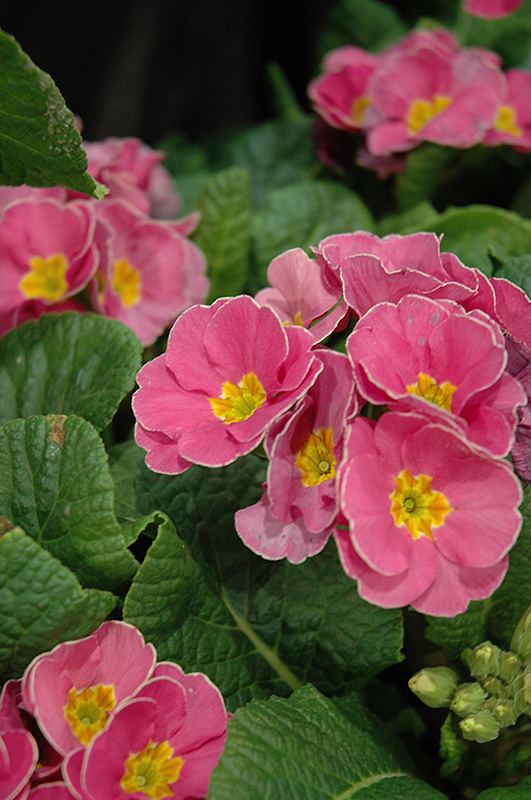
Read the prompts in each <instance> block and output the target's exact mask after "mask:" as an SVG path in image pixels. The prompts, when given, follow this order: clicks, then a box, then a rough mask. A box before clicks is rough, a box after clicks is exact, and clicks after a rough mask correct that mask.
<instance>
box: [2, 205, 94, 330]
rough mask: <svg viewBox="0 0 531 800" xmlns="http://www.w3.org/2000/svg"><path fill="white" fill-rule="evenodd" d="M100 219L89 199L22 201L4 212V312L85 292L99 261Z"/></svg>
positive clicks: (51, 303)
mask: <svg viewBox="0 0 531 800" xmlns="http://www.w3.org/2000/svg"><path fill="white" fill-rule="evenodd" d="M95 228H96V219H95V217H94V214H93V213H92V208H91V207H90V206H89V205H88V204H86V203H79V202H75V203H69V204H68V205H64V204H62V203H59V202H58V201H57V200H54V199H52V198H46V199H44V200H41V201H36V200H28V201H22V200H21V201H19V202H16V203H12V204H11V205H8V206H7V207H6V208H5V209H4V210H3V212H2V214H1V215H0V270H1V274H2V292H1V294H0V314H8V313H9V312H12V311H14V310H15V309H17V308H19V307H20V306H21V305H23V304H25V303H27V302H28V301H37V302H40V303H44V304H45V305H47V306H50V307H51V306H53V305H54V304H56V303H59V302H63V301H64V300H66V299H67V298H70V297H71V296H72V295H74V294H76V293H77V292H80V291H81V290H82V289H83V288H84V287H85V286H86V285H87V283H88V282H89V280H90V279H91V277H92V276H93V274H94V273H95V271H96V269H97V268H98V265H99V252H98V250H97V248H96V246H95V243H94V233H95Z"/></svg>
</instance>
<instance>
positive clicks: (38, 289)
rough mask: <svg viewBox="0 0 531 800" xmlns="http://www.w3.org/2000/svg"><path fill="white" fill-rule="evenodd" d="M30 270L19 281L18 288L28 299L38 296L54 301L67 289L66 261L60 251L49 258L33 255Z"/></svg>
mask: <svg viewBox="0 0 531 800" xmlns="http://www.w3.org/2000/svg"><path fill="white" fill-rule="evenodd" d="M29 265H30V271H29V272H28V273H27V274H26V275H25V276H24V277H23V278H22V280H21V281H20V284H19V286H20V289H21V291H22V292H23V293H24V294H25V295H26V297H28V298H30V299H32V300H33V299H35V298H39V299H41V300H50V301H52V302H56V301H57V300H60V299H61V297H63V295H64V293H65V292H66V290H67V289H68V284H67V282H66V278H65V275H66V270H67V268H68V262H67V260H66V258H65V257H64V255H63V254H62V253H56V254H55V255H53V256H50V257H49V258H41V257H40V256H34V257H33V258H32V259H31V260H30V264H29Z"/></svg>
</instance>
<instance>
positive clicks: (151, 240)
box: [91, 201, 208, 346]
mask: <svg viewBox="0 0 531 800" xmlns="http://www.w3.org/2000/svg"><path fill="white" fill-rule="evenodd" d="M96 213H97V216H98V220H99V221H100V222H101V223H102V224H103V225H105V227H106V230H107V236H106V237H103V242H102V245H101V246H102V249H104V250H105V257H103V258H102V264H101V267H100V269H99V270H98V272H97V273H96V276H95V278H94V280H93V282H92V285H91V288H92V299H93V303H94V306H95V308H96V310H97V311H99V312H100V313H102V314H105V315H106V316H108V317H111V318H113V319H119V320H120V321H121V322H123V323H124V324H125V325H128V326H129V327H130V328H132V330H133V331H134V332H135V333H136V334H137V336H138V338H139V339H140V341H141V342H142V344H143V345H144V346H147V345H150V344H152V343H153V342H154V341H155V339H156V338H157V337H158V336H160V334H161V333H162V332H163V331H164V329H165V328H167V327H169V326H170V325H172V324H173V322H175V319H176V318H177V317H178V315H179V314H180V313H181V312H182V311H184V310H185V309H186V308H189V307H190V306H191V305H193V304H194V303H198V302H201V301H202V300H204V298H205V296H206V293H207V291H208V280H207V278H206V259H205V256H204V254H203V253H202V251H201V250H200V249H199V248H198V247H197V246H196V245H194V244H193V243H192V242H191V241H190V240H189V239H187V238H186V237H185V236H183V235H181V234H180V233H178V232H177V230H176V229H175V227H174V225H173V224H172V223H164V222H157V221H154V220H151V219H148V218H147V217H145V216H143V215H141V214H139V213H138V212H137V211H135V210H134V209H133V208H132V207H131V206H130V205H129V204H128V203H125V202H123V201H117V202H110V201H109V202H107V203H103V204H101V206H98V207H97V210H96Z"/></svg>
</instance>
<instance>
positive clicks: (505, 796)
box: [476, 777, 531, 800]
mask: <svg viewBox="0 0 531 800" xmlns="http://www.w3.org/2000/svg"><path fill="white" fill-rule="evenodd" d="M530 797H531V777H527V778H524V779H523V780H521V781H520V783H519V784H517V785H516V786H498V787H497V788H496V789H486V790H485V791H484V792H481V794H479V795H478V796H477V798H476V800H529V798H530Z"/></svg>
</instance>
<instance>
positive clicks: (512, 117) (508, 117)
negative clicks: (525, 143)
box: [494, 106, 523, 136]
mask: <svg viewBox="0 0 531 800" xmlns="http://www.w3.org/2000/svg"><path fill="white" fill-rule="evenodd" d="M494 129H495V130H497V131H500V132H501V133H510V134H511V136H521V135H522V134H523V130H522V128H520V127H519V126H518V125H517V124H516V111H515V110H514V108H512V107H511V106H500V107H499V108H498V118H497V119H496V122H495V123H494Z"/></svg>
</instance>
